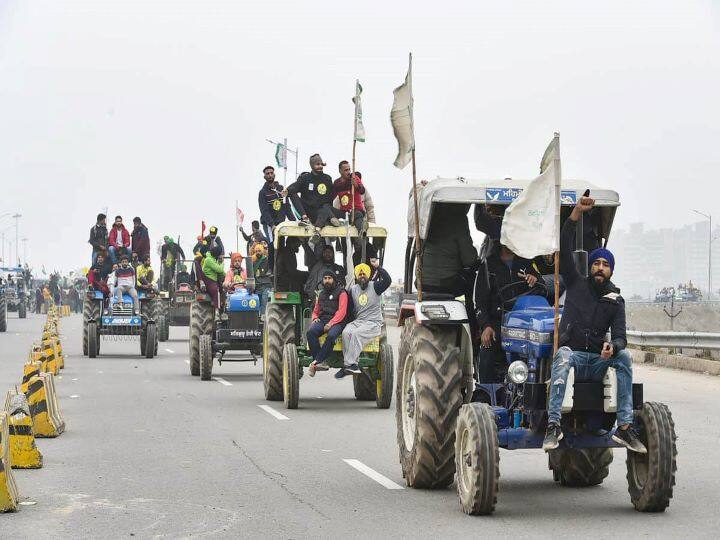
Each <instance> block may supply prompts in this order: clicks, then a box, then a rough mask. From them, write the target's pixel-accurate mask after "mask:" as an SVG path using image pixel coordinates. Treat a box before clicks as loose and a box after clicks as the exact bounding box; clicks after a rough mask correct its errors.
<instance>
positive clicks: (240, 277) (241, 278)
mask: <svg viewBox="0 0 720 540" xmlns="http://www.w3.org/2000/svg"><path fill="white" fill-rule="evenodd" d="M246 279H247V273H246V272H245V269H244V268H241V269H240V273H239V274H237V273H236V272H235V267H230V269H229V270H228V271H227V274H225V281H223V287H225V288H226V289H231V288H234V287H235V286H236V285H244V284H245V280H246Z"/></svg>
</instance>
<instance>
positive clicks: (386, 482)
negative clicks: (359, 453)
mask: <svg viewBox="0 0 720 540" xmlns="http://www.w3.org/2000/svg"><path fill="white" fill-rule="evenodd" d="M343 461H344V462H345V463H347V464H348V465H350V466H351V467H352V468H353V469H357V470H358V471H360V472H361V473H363V474H364V475H365V476H367V477H368V478H372V479H373V480H375V481H376V482H377V483H378V484H380V485H381V486H383V487H386V488H387V489H403V487H402V486H400V485H398V484H396V483H395V482H393V481H392V480H390V479H389V478H388V477H386V476H383V475H382V474H380V473H379V472H377V471H376V470H374V469H371V468H370V467H368V466H367V465H365V464H364V463H363V462H362V461H358V460H357V459H343Z"/></svg>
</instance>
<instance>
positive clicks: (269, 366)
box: [263, 221, 394, 409]
mask: <svg viewBox="0 0 720 540" xmlns="http://www.w3.org/2000/svg"><path fill="white" fill-rule="evenodd" d="M313 233H314V230H313V228H312V227H308V226H307V225H304V224H302V223H297V222H292V221H286V222H284V223H281V224H279V225H278V226H277V227H276V229H275V241H274V245H275V265H274V266H275V269H276V271H275V275H274V276H273V283H272V288H271V290H270V291H269V295H268V296H269V298H268V303H267V305H266V308H265V332H264V334H263V382H264V387H265V399H267V400H269V401H284V402H285V406H286V407H287V408H288V409H296V408H297V407H298V400H299V388H300V384H299V383H300V379H301V378H302V376H303V373H304V368H307V367H309V366H310V364H311V363H312V361H313V359H312V356H310V350H309V348H308V343H307V337H306V330H307V328H308V327H309V325H310V316H311V314H312V306H313V303H314V301H315V297H314V296H313V297H308V295H307V294H306V293H305V291H304V285H305V281H306V279H307V275H308V272H304V271H299V270H296V269H295V268H297V265H293V264H290V265H288V264H287V261H286V260H283V258H286V257H291V256H295V253H294V250H293V249H291V246H293V245H294V246H299V245H300V244H301V243H303V242H307V240H308V239H310V238H311V237H312V236H313ZM320 236H321V237H322V239H323V240H324V241H326V242H327V241H328V240H329V241H331V242H332V243H334V244H336V245H338V246H339V247H340V250H339V251H341V252H342V254H343V261H342V265H343V266H344V267H345V270H346V271H347V258H348V256H347V246H348V244H350V243H351V242H352V240H353V239H357V236H358V233H357V230H356V229H355V227H353V226H350V227H349V230H348V227H347V226H345V225H341V226H339V227H332V226H327V227H324V228H323V229H322V230H321V231H320ZM367 238H368V240H369V242H370V243H371V245H372V248H373V249H374V250H375V251H376V252H377V257H378V259H380V264H382V261H383V258H384V255H385V241H386V238H387V231H386V230H385V229H384V228H383V227H377V226H375V225H374V224H370V226H369V227H368V230H367ZM293 239H296V240H294V241H293ZM348 239H349V240H350V242H348V241H347V240H348ZM288 266H289V267H290V268H293V270H290V271H284V270H283V269H285V268H288ZM350 270H351V271H352V269H350ZM324 337H325V336H323V338H322V339H324ZM322 339H321V342H322ZM327 364H328V365H329V366H330V367H331V368H337V369H340V368H342V367H343V353H342V342H341V340H340V339H338V340H337V342H336V343H335V347H334V349H333V352H332V354H331V355H330V357H329V358H328V359H327ZM358 364H359V365H360V368H361V369H362V371H363V372H362V373H361V374H359V375H353V387H354V390H355V398H356V399H358V400H360V401H373V400H374V401H375V403H376V404H377V406H378V408H380V409H387V408H389V407H390V404H391V401H392V394H393V388H394V387H393V373H394V371H393V353H392V348H391V347H390V345H389V344H388V342H387V335H386V332H385V326H384V325H383V329H382V333H381V335H380V336H379V337H377V338H375V339H374V340H373V341H371V342H370V343H368V345H366V346H365V348H364V349H363V352H362V354H361V356H360V359H359V362H358Z"/></svg>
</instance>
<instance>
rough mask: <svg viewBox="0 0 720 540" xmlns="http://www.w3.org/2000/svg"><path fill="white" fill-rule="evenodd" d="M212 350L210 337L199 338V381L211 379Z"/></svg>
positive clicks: (205, 335) (206, 335)
mask: <svg viewBox="0 0 720 540" xmlns="http://www.w3.org/2000/svg"><path fill="white" fill-rule="evenodd" d="M212 367H213V350H212V337H211V336H210V335H209V334H203V335H202V336H200V380H201V381H209V380H210V379H212Z"/></svg>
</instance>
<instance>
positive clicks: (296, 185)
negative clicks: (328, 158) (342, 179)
mask: <svg viewBox="0 0 720 540" xmlns="http://www.w3.org/2000/svg"><path fill="white" fill-rule="evenodd" d="M287 190H288V195H289V196H290V199H291V200H292V203H293V205H295V209H296V210H297V211H298V212H300V214H307V211H308V210H310V212H311V213H313V212H315V211H317V210H318V209H319V208H320V207H321V206H323V205H326V204H327V205H330V206H332V202H333V198H334V197H335V193H334V191H333V181H332V178H330V177H329V176H328V175H327V174H325V173H320V174H315V173H312V172H305V173H302V174H301V175H300V176H299V177H298V179H297V180H296V181H295V182H293V183H292V184H290V185H289V186H288V188H287ZM298 195H300V196H301V197H302V200H301V199H300V197H298Z"/></svg>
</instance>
